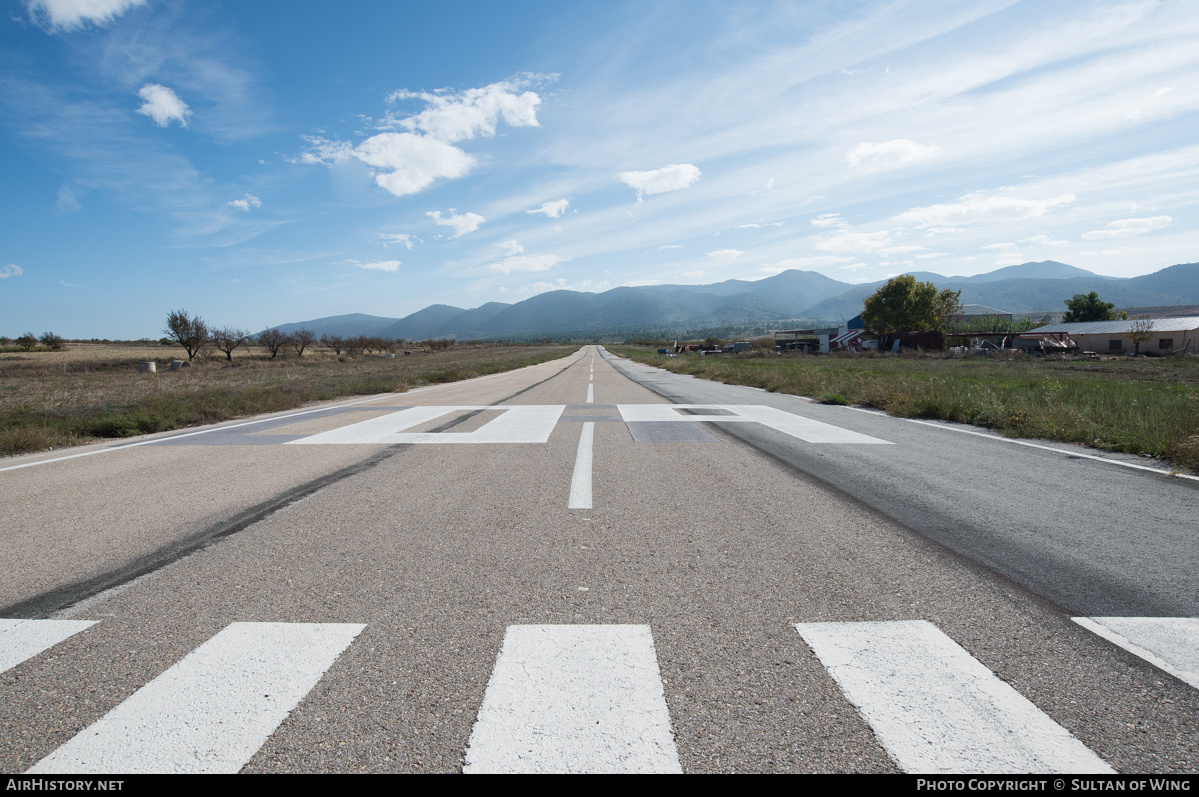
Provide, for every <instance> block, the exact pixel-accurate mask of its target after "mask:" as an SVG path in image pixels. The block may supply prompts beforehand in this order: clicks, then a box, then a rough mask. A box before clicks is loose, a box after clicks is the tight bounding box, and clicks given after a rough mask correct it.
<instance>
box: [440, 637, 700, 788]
mask: <svg viewBox="0 0 1199 797" xmlns="http://www.w3.org/2000/svg"><path fill="white" fill-rule="evenodd" d="M463 771H464V772H468V773H493V772H504V773H528V772H536V773H541V772H588V773H592V772H595V773H611V772H672V773H678V772H681V771H682V768H681V767H680V766H679V755H678V750H677V749H676V748H675V744H674V734H673V733H672V732H671V728H670V712H669V710H668V709H667V707H666V696H665V694H664V693H663V690H662V676H661V675H660V673H659V672H658V657H657V654H656V653H655V652H654V640H653V636H652V634H651V633H650V628H649V626H648V625H514V626H510V627H509V628H508V631H507V633H506V634H504V644H503V647H502V648H501V649H500V655H499V657H498V658H497V659H496V663H495V669H494V670H492V673H491V680H490V681H489V682H488V684H487V692H486V694H484V696H483V706H482V708H480V709H479V718H478V720H477V721H476V722H475V727H474V730H473V731H472V732H471V735H470V745H469V746H468V747H467V750H466V766H465V767H463Z"/></svg>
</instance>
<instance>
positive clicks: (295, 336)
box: [291, 329, 316, 357]
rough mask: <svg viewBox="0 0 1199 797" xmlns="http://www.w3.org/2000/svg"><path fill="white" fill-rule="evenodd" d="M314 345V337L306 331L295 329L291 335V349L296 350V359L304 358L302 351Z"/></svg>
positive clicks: (309, 331)
mask: <svg viewBox="0 0 1199 797" xmlns="http://www.w3.org/2000/svg"><path fill="white" fill-rule="evenodd" d="M314 343H316V335H315V334H313V332H312V331H311V330H308V329H297V330H296V331H295V332H293V333H292V334H291V347H292V348H293V349H295V350H296V356H297V357H303V356H304V349H306V348H308V347H309V346H311V345H312V344H314Z"/></svg>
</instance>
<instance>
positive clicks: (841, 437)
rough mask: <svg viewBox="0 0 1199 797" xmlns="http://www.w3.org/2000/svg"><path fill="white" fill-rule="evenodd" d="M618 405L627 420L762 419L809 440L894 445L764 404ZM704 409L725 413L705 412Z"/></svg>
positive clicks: (693, 421) (773, 427)
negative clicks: (682, 412) (681, 411)
mask: <svg viewBox="0 0 1199 797" xmlns="http://www.w3.org/2000/svg"><path fill="white" fill-rule="evenodd" d="M617 408H618V409H619V410H620V415H621V417H622V418H624V420H625V422H626V423H701V422H708V423H760V424H762V425H763V426H768V427H770V428H771V429H774V430H775V431H778V432H782V433H783V434H786V435H790V436H791V437H796V438H798V439H800V440H803V441H805V442H808V443H851V444H866V445H893V444H892V443H891V441H889V440H881V439H879V438H877V437H870V436H869V435H864V434H861V433H859V432H854V431H850V430H849V429H843V428H841V427H840V426H833V425H832V424H830V423H822V422H821V421H816V420H813V419H811V418H806V417H804V416H802V415H794V414H792V413H790V412H786V411H784V410H779V409H775V408H774V407H767V406H764V405H761V404H619V405H617ZM678 410H692V411H695V410H699V411H701V413H700V414H691V415H683V414H681V413H679V412H678ZM703 411H707V412H718V413H724V414H720V415H714V414H708V415H705V414H702V412H703Z"/></svg>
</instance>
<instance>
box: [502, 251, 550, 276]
mask: <svg viewBox="0 0 1199 797" xmlns="http://www.w3.org/2000/svg"><path fill="white" fill-rule="evenodd" d="M561 262H562V258H560V257H558V256H557V255H515V256H513V257H505V258H504V259H503V260H502V261H501V262H499V263H492V264H491V265H490V266H488V268H489V269H491V270H492V271H494V272H495V273H497V274H512V273H514V272H520V271H549V270H550V269H551V268H553V267H554V266H556V265H558V264H559V263H561Z"/></svg>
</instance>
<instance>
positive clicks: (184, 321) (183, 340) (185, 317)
mask: <svg viewBox="0 0 1199 797" xmlns="http://www.w3.org/2000/svg"><path fill="white" fill-rule="evenodd" d="M162 331H163V332H165V333H166V335H167V337H169V338H170V339H171V340H173V341H175V342H176V343H178V344H179V345H180V346H182V347H183V348H184V349H185V350H187V359H188V361H189V362H190V361H191V360H192V359H194V358H195V356H196V355H197V354H199V353H200V351H201V350H202V349H203V348H204V347H205V346H207V345H208V342H209V334H208V324H206V323H204V320H203V319H201V318H200V316H195V317H192V316H191V315H190V314H188V312H187V311H186V310H172V311H171V312H170V313H168V314H167V325H166V327H165V328H164V329H163V330H162Z"/></svg>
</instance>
